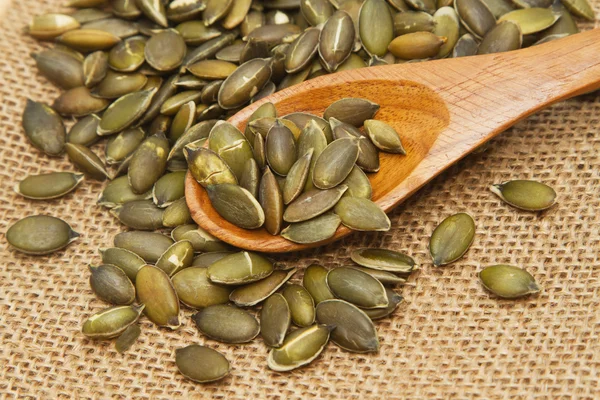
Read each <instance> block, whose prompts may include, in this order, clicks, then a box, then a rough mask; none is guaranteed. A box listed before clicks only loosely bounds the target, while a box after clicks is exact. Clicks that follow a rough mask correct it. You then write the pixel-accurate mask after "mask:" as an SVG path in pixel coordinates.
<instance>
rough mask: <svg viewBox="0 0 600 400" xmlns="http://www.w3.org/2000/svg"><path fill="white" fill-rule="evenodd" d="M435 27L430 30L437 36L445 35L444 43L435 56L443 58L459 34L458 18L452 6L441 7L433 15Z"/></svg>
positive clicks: (448, 52) (454, 43) (450, 50)
mask: <svg viewBox="0 0 600 400" xmlns="http://www.w3.org/2000/svg"><path fill="white" fill-rule="evenodd" d="M433 20H434V22H435V27H434V29H433V31H432V33H433V34H434V35H437V36H438V37H445V38H446V43H444V44H443V45H442V47H440V51H439V52H438V54H437V56H436V57H437V58H445V57H447V56H448V55H449V54H450V53H451V52H452V49H453V48H454V46H455V45H456V42H457V41H458V38H459V36H460V20H459V18H458V14H457V13H456V11H455V10H454V8H452V7H442V8H440V9H438V10H437V11H436V12H435V14H434V15H433Z"/></svg>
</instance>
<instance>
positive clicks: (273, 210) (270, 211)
mask: <svg viewBox="0 0 600 400" xmlns="http://www.w3.org/2000/svg"><path fill="white" fill-rule="evenodd" d="M258 201H259V204H260V206H261V207H262V209H263V210H264V215H265V221H264V226H265V229H266V230H267V232H269V233H270V234H271V235H278V234H279V233H280V232H281V228H282V225H283V209H284V204H283V196H282V193H281V189H280V188H279V184H278V183H277V180H276V179H275V176H274V175H273V172H271V169H270V168H268V167H267V168H266V169H265V172H264V173H263V176H262V178H261V180H260V184H259V188H258Z"/></svg>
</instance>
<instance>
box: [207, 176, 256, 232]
mask: <svg viewBox="0 0 600 400" xmlns="http://www.w3.org/2000/svg"><path fill="white" fill-rule="evenodd" d="M206 191H207V193H208V197H209V199H210V201H211V204H212V206H213V207H214V208H215V210H217V212H218V213H219V215H221V216H222V217H223V218H224V219H226V220H227V221H229V222H231V223H232V224H234V225H236V226H239V227H240V228H244V229H256V228H260V227H261V226H262V225H263V223H264V222H265V214H264V212H263V209H262V208H261V206H260V204H259V203H258V201H257V200H256V199H255V198H254V196H252V193H250V192H248V191H247V190H246V189H244V188H242V187H240V186H237V185H234V184H230V183H225V184H220V185H209V186H207V187H206Z"/></svg>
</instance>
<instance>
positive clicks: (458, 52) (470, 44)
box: [452, 33, 479, 58]
mask: <svg viewBox="0 0 600 400" xmlns="http://www.w3.org/2000/svg"><path fill="white" fill-rule="evenodd" d="M478 47H479V43H477V41H476V40H475V38H474V37H473V35H471V34H470V33H466V34H464V35H462V36H461V37H460V39H458V42H456V46H454V49H453V50H452V57H453V58H458V57H468V56H474V55H475V54H477V49H478Z"/></svg>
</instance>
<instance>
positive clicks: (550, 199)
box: [490, 180, 556, 211]
mask: <svg viewBox="0 0 600 400" xmlns="http://www.w3.org/2000/svg"><path fill="white" fill-rule="evenodd" d="M490 190H491V191H492V193H494V194H496V195H497V196H498V197H500V198H501V199H502V200H504V201H505V202H506V203H508V204H510V205H511V206H513V207H516V208H519V209H521V210H526V211H542V210H546V209H548V208H550V207H552V206H553V205H554V204H555V203H556V192H555V191H554V189H552V188H551V187H550V186H548V185H545V184H543V183H540V182H536V181H530V180H514V181H507V182H503V183H501V184H498V185H492V186H491V187H490Z"/></svg>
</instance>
